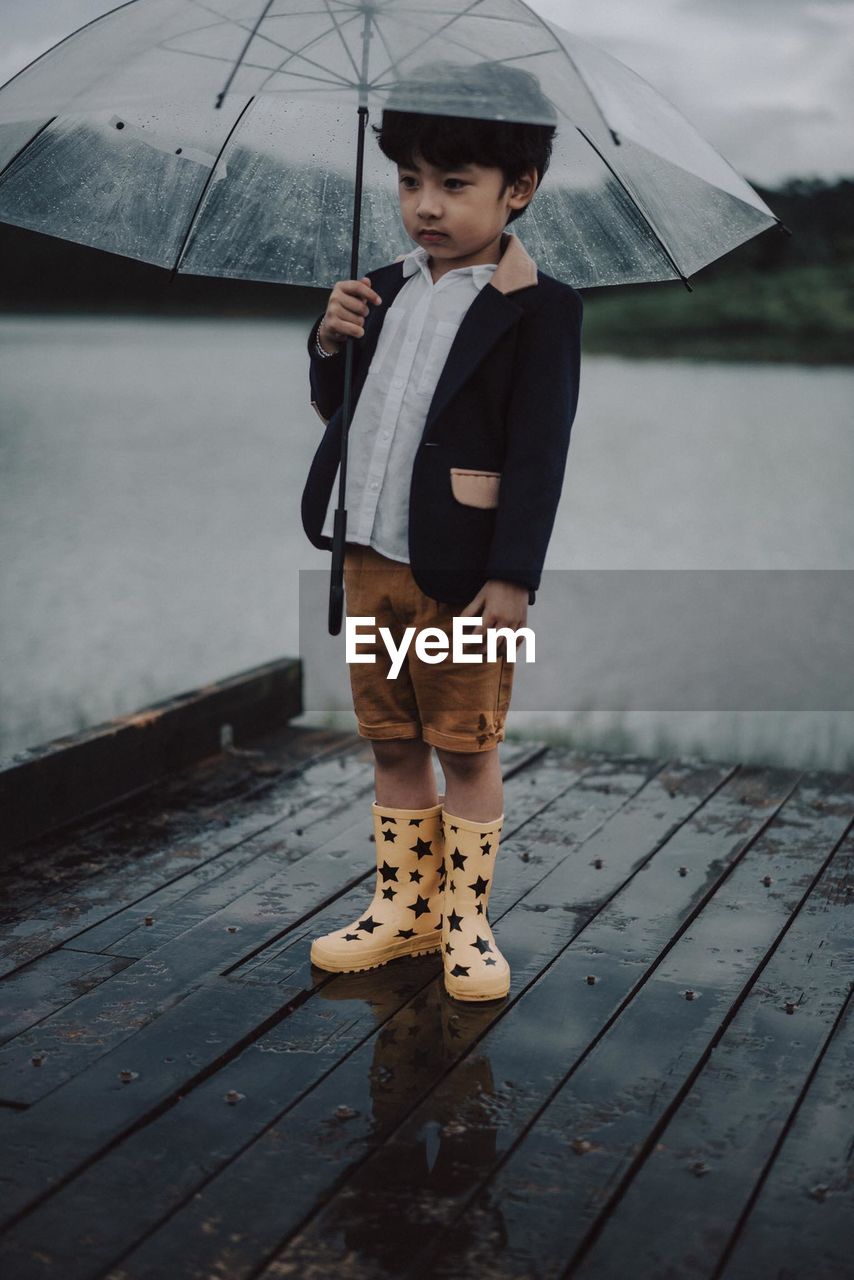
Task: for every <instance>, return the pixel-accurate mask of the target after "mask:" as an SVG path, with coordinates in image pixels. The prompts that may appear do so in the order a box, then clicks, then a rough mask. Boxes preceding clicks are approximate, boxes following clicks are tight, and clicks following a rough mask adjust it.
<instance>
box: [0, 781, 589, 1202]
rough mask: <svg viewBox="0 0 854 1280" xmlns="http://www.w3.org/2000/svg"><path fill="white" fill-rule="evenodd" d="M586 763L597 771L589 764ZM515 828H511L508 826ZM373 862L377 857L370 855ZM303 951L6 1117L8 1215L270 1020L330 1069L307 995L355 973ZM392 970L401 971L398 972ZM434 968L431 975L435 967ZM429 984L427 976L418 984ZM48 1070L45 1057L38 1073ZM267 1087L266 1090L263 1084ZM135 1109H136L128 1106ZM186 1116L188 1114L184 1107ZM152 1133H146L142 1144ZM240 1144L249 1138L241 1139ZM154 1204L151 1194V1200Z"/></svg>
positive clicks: (284, 1088)
mask: <svg viewBox="0 0 854 1280" xmlns="http://www.w3.org/2000/svg"><path fill="white" fill-rule="evenodd" d="M555 765H556V767H555V768H554V770H553V773H554V786H555V787H557V788H559V789H561V790H563V789H566V788H568V787H571V786H572V785H573V784H574V782H575V781H576V779H577V777H578V771H577V770H576V769H574V768H573V765H572V762H571V761H569V762H567V763H566V765H565V766H564V767H560V763H559V762H558V761H555ZM587 767H588V768H590V767H591V766H590V765H589V762H588V765H587ZM516 792H518V803H515V802H514V812H515V813H516V815H517V818H516V820H517V822H519V823H521V822H522V821H524V813H523V810H524V808H525V806H526V805H527V804H530V805H531V806H532V809H533V811H534V812H536V809H537V807H542V805H544V804H546V803H548V798H549V787H548V785H547V784H546V785H545V786H542V787H541V788H540V789H539V794H538V792H537V789H535V788H532V787H531V786H530V783H529V778H528V777H527V775H525V774H521V775H520V776H519V778H518V780H517V779H515V778H514V777H512V776H511V777H510V778H509V779H508V780H507V782H506V783H505V794H506V795H507V796H509V797H510V799H511V800H514V793H516ZM543 793H545V794H543ZM510 829H511V831H512V826H511V828H510ZM561 852H562V851H561V849H560V847H559V846H558V847H557V848H556V849H555V856H560V855H561ZM371 858H372V861H373V854H371ZM315 925H316V927H317V928H318V929H319V930H320V931H324V930H326V929H328V928H329V927H330V925H329V923H328V921H327V920H326V919H325V918H324V913H321V914H320V915H319V916H316V917H315ZM307 953H308V943H307V942H305V943H304V945H302V946H301V947H300V946H298V945H297V946H294V947H293V949H292V953H291V954H292V960H291V969H290V973H289V974H283V969H282V963H281V958H280V957H278V960H279V963H278V968H277V980H275V981H267V982H264V983H261V984H257V983H254V984H253V986H255V985H258V986H259V990H258V993H257V996H253V999H252V1000H251V1001H245V1002H244V1001H241V998H240V991H241V989H242V988H243V987H244V986H245V984H238V983H237V982H230V981H229V982H228V983H225V984H224V983H223V982H222V981H218V982H217V983H216V984H214V985H213V986H212V985H207V986H205V987H204V988H202V989H201V990H200V991H198V992H195V993H193V994H192V995H190V996H187V997H186V998H185V999H184V1000H183V1001H182V1002H181V1003H180V1004H179V1005H176V1006H175V1007H174V1008H173V1009H171V1010H167V1011H165V1012H164V1013H162V1014H161V1015H160V1017H159V1018H158V1019H157V1020H156V1021H154V1020H152V1022H150V1023H149V1024H148V1025H147V1026H146V1027H145V1028H144V1029H143V1030H140V1031H137V1032H136V1034H135V1035H133V1036H132V1037H128V1038H127V1039H126V1040H125V1041H123V1042H122V1043H121V1045H120V1046H117V1047H116V1048H114V1049H113V1050H112V1051H111V1052H109V1053H103V1054H100V1055H99V1056H98V1058H97V1059H96V1062H95V1063H93V1064H92V1065H91V1066H89V1068H88V1069H87V1070H86V1072H85V1073H79V1074H78V1075H77V1076H76V1077H74V1079H73V1080H71V1081H70V1082H69V1083H67V1084H66V1085H65V1086H64V1087H55V1088H53V1090H52V1092H51V1093H50V1095H49V1096H47V1097H45V1098H43V1099H42V1101H41V1102H40V1103H39V1105H38V1106H36V1107H34V1108H33V1109H32V1111H31V1112H30V1113H29V1114H28V1115H27V1116H21V1117H16V1118H15V1120H14V1122H9V1123H6V1124H5V1125H4V1124H3V1119H2V1117H1V1116H0V1130H2V1137H3V1141H4V1144H5V1145H6V1149H7V1151H8V1153H9V1156H10V1158H11V1157H12V1156H14V1159H15V1166H16V1176H15V1185H14V1188H12V1187H10V1188H7V1198H6V1201H5V1204H4V1206H3V1208H4V1210H5V1212H6V1214H9V1215H13V1214H14V1213H17V1212H19V1211H20V1210H22V1209H23V1208H25V1207H26V1206H27V1205H28V1204H30V1203H33V1202H35V1201H36V1200H37V1199H38V1198H39V1197H40V1196H41V1195H43V1194H44V1193H45V1191H46V1190H47V1189H48V1188H49V1186H50V1185H57V1184H58V1183H59V1182H61V1181H62V1180H64V1179H66V1178H67V1177H69V1176H70V1174H71V1172H72V1171H73V1170H74V1169H76V1168H78V1167H79V1166H80V1165H81V1164H84V1165H85V1164H86V1163H88V1161H89V1160H91V1159H92V1158H94V1156H95V1154H96V1152H97V1151H98V1150H99V1149H100V1148H103V1147H104V1146H108V1145H109V1144H110V1143H111V1142H112V1141H115V1140H116V1139H117V1138H118V1137H119V1136H120V1134H121V1132H122V1129H123V1127H127V1126H128V1125H129V1124H131V1123H132V1121H135V1122H140V1121H141V1120H142V1119H143V1118H144V1117H145V1115H146V1114H147V1111H148V1110H149V1109H151V1108H152V1107H156V1106H160V1105H165V1104H167V1103H168V1102H169V1100H170V1099H173V1100H174V1094H175V1093H176V1091H177V1090H178V1089H179V1088H181V1089H183V1090H186V1091H190V1090H191V1089H192V1083H193V1080H192V1075H197V1074H199V1073H200V1072H202V1071H204V1073H205V1074H209V1073H210V1072H211V1071H213V1070H214V1069H216V1067H217V1065H219V1066H221V1065H222V1062H221V1061H220V1059H223V1058H225V1059H227V1058H228V1057H229V1056H233V1055H229V1054H228V1053H227V1049H228V1048H229V1047H231V1046H236V1047H235V1048H234V1053H239V1052H240V1051H241V1050H242V1048H243V1044H244V1041H245V1040H247V1039H252V1036H251V1032H252V1030H253V1029H254V1030H255V1033H256V1035H260V1034H261V1033H262V1032H263V1031H264V1030H265V1026H264V1025H263V1024H264V1023H265V1022H266V1021H268V1020H270V1019H273V1020H276V1021H281V1019H282V1018H284V1017H285V1016H287V1015H288V1014H290V1013H292V1012H293V1011H294V1010H297V1011H298V1013H299V1023H300V1026H299V1027H298V1028H297V1029H296V1030H295V1031H292V1030H291V1029H290V1028H287V1029H285V1030H283V1031H281V1032H280V1033H279V1037H280V1038H281V1041H282V1043H287V1044H288V1050H287V1053H288V1057H287V1058H286V1061H287V1062H288V1063H289V1064H293V1062H294V1061H296V1060H297V1051H299V1053H300V1054H303V1055H305V1057H304V1058H303V1059H302V1062H303V1064H304V1065H303V1072H304V1073H305V1072H308V1073H309V1077H310V1073H311V1072H312V1071H314V1072H317V1073H319V1074H322V1073H323V1072H325V1071H326V1070H327V1069H328V1067H329V1063H328V1062H326V1061H322V1060H321V1061H320V1062H318V1061H317V1059H316V1055H317V1039H318V1037H317V1032H316V1030H315V1019H314V1018H312V1017H311V1015H309V1017H308V1019H306V1011H305V1009H304V1008H303V1007H302V1006H303V1005H304V1003H305V1001H306V999H307V998H308V997H310V996H311V995H313V994H315V993H318V992H320V990H321V989H322V988H323V986H324V984H326V985H328V984H329V983H330V982H333V983H337V984H338V985H339V986H340V985H343V984H344V983H345V982H346V977H347V976H351V975H346V976H345V977H343V978H342V977H336V976H335V975H322V974H321V973H320V971H319V970H312V969H311V967H310V965H309V964H308V960H307ZM413 963H414V962H413ZM392 968H398V969H399V968H400V966H395V967H392ZM414 972H415V974H416V975H417V974H418V973H419V972H423V971H419V970H418V969H417V968H416V969H415V970H414ZM431 972H432V973H433V974H434V975H435V966H434V967H433V968H432V970H431ZM288 977H292V980H291V982H290V984H289V985H288V987H287V988H284V986H283V982H284V980H285V979H286V978H288ZM423 980H424V979H423V977H422V978H421V982H422V984H423ZM283 1006H285V1007H284V1008H283ZM327 1007H328V1001H327ZM253 1019H254V1021H253ZM350 1021H352V1019H350ZM209 1025H210V1026H213V1027H215V1028H217V1033H216V1034H215V1035H213V1036H211V1035H210V1034H209ZM319 1025H320V1027H321V1032H322V1039H321V1042H323V1041H324V1040H325V1039H327V1038H328V1036H329V1034H330V1032H329V1028H328V1027H326V1026H325V1025H324V1022H323V1020H322V1018H321V1020H320V1023H319ZM306 1026H307V1028H308V1030H307V1033H306V1031H305V1030H303V1031H302V1032H301V1031H300V1028H301V1027H302V1028H304V1027H306ZM364 1034H365V1032H362V1035H364ZM271 1043H272V1046H273V1047H271ZM275 1043H276V1037H271V1038H268V1040H267V1041H266V1050H265V1052H266V1054H267V1056H265V1057H263V1058H262V1059H261V1062H262V1069H264V1068H266V1066H267V1064H269V1063H270V1062H271V1061H273V1062H275V1063H277V1064H278V1065H277V1066H276V1070H277V1073H278V1075H279V1082H278V1092H277V1107H278V1109H279V1110H281V1108H282V1106H283V1105H286V1104H287V1102H288V1094H289V1089H294V1090H296V1091H297V1092H299V1091H301V1090H302V1089H303V1088H304V1087H305V1086H306V1083H307V1080H308V1078H309V1077H306V1076H301V1077H299V1078H298V1079H296V1080H294V1079H292V1078H289V1077H288V1073H287V1072H285V1073H284V1075H282V1071H281V1059H279V1058H276V1057H275V1053H276V1052H277V1051H276V1050H275ZM164 1046H168V1056H169V1058H170V1059H174V1060H175V1061H176V1062H177V1063H178V1065H177V1066H174V1067H172V1066H171V1065H170V1067H169V1069H167V1070H163V1068H159V1069H158V1070H155V1071H148V1072H146V1070H145V1068H146V1067H150V1066H151V1064H152V1063H156V1061H157V1056H158V1054H159V1055H162V1054H163V1052H164ZM206 1046H207V1047H206ZM223 1046H225V1049H224V1047H223ZM205 1053H207V1054H208V1055H209V1058H208V1059H206V1060H205V1061H204V1063H203V1062H202V1060H201V1059H200V1055H204V1054H205ZM336 1053H337V1054H340V1055H343V1054H345V1053H346V1045H345V1044H344V1043H340V1042H339V1043H338V1045H337V1049H336ZM271 1055H272V1056H271ZM185 1063H191V1064H192V1067H193V1073H192V1075H188V1074H187V1073H186V1072H187V1069H186V1065H182V1064H185ZM143 1064H144V1065H143ZM48 1065H49V1064H48V1062H47V1061H46V1062H45V1064H44V1066H43V1067H42V1068H39V1071H40V1072H41V1071H42V1070H44V1069H45V1068H46V1067H47V1066H48ZM124 1066H126V1067H129V1069H132V1070H135V1071H138V1077H139V1078H140V1079H141V1080H142V1083H141V1084H138V1083H137V1082H136V1080H134V1082H133V1083H134V1089H133V1090H132V1091H127V1092H126V1091H124V1090H122V1089H118V1090H117V1089H116V1087H115V1082H116V1080H117V1079H118V1075H119V1072H120V1071H121V1070H122V1068H123V1067H124ZM138 1068H139V1069H138ZM181 1071H184V1073H185V1074H184V1076H183V1077H182V1076H181V1075H180V1073H181ZM176 1073H177V1074H176ZM267 1087H269V1086H268V1085H265V1088H267ZM152 1088H153V1089H154V1090H155V1093H154V1094H151V1092H150V1090H151V1089H152ZM157 1090H159V1092H156V1091H157ZM93 1097H98V1098H99V1105H98V1107H97V1111H96V1113H95V1114H93V1109H92V1107H91V1105H88V1106H87V1100H90V1099H91V1098H93ZM185 1101H186V1099H185ZM134 1106H135V1107H136V1111H133V1110H132V1109H133V1107H134ZM129 1108H130V1109H131V1110H130V1111H129ZM182 1114H186V1112H185V1110H184V1108H182ZM149 1129H150V1126H149ZM149 1129H147V1130H146V1131H145V1134H144V1135H143V1139H144V1138H145V1137H146V1135H147V1134H148V1132H149ZM242 1141H245V1136H244V1138H243V1139H242ZM218 1150H220V1147H219V1144H218ZM134 1165H135V1168H136V1171H137V1172H136V1174H135V1175H134V1176H135V1177H138V1176H139V1169H140V1167H141V1165H140V1159H139V1156H136V1155H135V1156H134ZM155 1199H156V1197H155V1196H154V1193H153V1191H152V1193H151V1195H150V1201H154V1200H155ZM4 1220H5V1214H4Z"/></svg>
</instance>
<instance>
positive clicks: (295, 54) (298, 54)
mask: <svg viewBox="0 0 854 1280" xmlns="http://www.w3.org/2000/svg"><path fill="white" fill-rule="evenodd" d="M272 2H273V0H270V3H271V4H272ZM193 3H194V4H195V5H196V7H197V8H199V9H204V11H205V12H206V13H211V14H213V15H214V16H215V17H219V18H222V19H223V21H224V22H225V23H227V24H229V25H231V26H235V27H237V28H238V29H239V30H241V31H246V30H248V28H247V27H246V26H244V24H243V23H241V22H235V20H234V19H233V18H228V17H226V16H225V15H223V14H221V13H220V12H219V10H218V9H213V8H212V7H211V6H210V5H207V4H203V3H202V2H201V0H193ZM315 12H316V13H317V14H322V13H324V12H327V10H322V9H318V10H316V11H315ZM275 16H276V15H274V17H275ZM329 16H330V17H331V16H332V15H331V14H329ZM357 16H358V15H357V14H354V15H353V17H351V18H348V19H347V21H348V22H352V21H353V19H354V18H355V17H357ZM333 21H334V19H333ZM331 31H332V29H331V27H330V28H327V29H326V30H325V31H320V32H319V33H318V34H317V35H316V36H312V37H311V39H310V40H307V41H306V43H305V44H304V45H300V47H299V48H298V49H291V48H290V47H289V46H288V45H286V44H281V43H280V42H279V41H278V40H274V39H273V37H272V36H268V35H266V34H265V33H264V32H263V31H258V30H257V25H256V31H255V32H254V33H253V34H256V35H257V36H258V38H259V39H260V40H266V41H267V43H268V44H271V45H273V47H274V48H276V49H280V50H281V51H282V52H283V53H287V54H288V55H289V57H292V58H299V59H300V61H302V62H306V63H308V65H309V66H311V67H317V69H318V70H319V71H329V68H328V67H325V66H324V65H323V63H322V62H317V61H316V60H315V59H314V58H307V57H305V55H304V53H303V50H304V49H310V48H311V46H312V45H313V44H317V42H318V40H323V39H324V38H325V37H326V36H328V35H330V34H331ZM185 34H186V33H185ZM251 39H252V37H251V36H250V39H249V41H247V45H246V48H248V45H249V43H250V42H251ZM246 48H244V53H245V51H246ZM181 52H190V51H188V50H181ZM197 56H199V57H205V56H207V57H213V56H215V55H212V54H207V55H204V54H199V55H197ZM287 61H288V59H287V58H285V60H284V62H280V63H279V66H278V67H277V68H275V71H274V72H273V73H271V74H276V73H277V72H280V71H281V70H282V68H283V67H284V66H285V64H286V63H287ZM242 65H243V66H255V67H258V69H259V70H262V71H269V67H262V66H260V64H258V63H250V62H243V63H242ZM299 74H300V72H295V71H289V72H288V75H299ZM303 74H304V73H303ZM331 74H332V75H333V76H334V75H335V74H336V73H335V72H334V71H333V72H332V73H331ZM305 78H307V79H310V78H311V77H305ZM314 78H315V79H318V80H319V79H320V77H319V76H315V77H314ZM322 83H324V84H341V85H344V86H347V87H349V86H350V84H351V81H349V80H347V79H346V77H344V76H339V77H338V78H337V80H324V81H322Z"/></svg>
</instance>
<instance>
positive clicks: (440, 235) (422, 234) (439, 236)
mask: <svg viewBox="0 0 854 1280" xmlns="http://www.w3.org/2000/svg"><path fill="white" fill-rule="evenodd" d="M418 238H419V240H444V239H445V238H446V233H445V232H444V231H419V232H418Z"/></svg>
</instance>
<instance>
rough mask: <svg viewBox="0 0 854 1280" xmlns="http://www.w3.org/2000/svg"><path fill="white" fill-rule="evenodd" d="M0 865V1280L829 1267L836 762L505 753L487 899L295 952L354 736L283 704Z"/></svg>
mask: <svg viewBox="0 0 854 1280" xmlns="http://www.w3.org/2000/svg"><path fill="white" fill-rule="evenodd" d="M252 747H253V749H255V753H252V752H246V753H243V752H239V751H238V752H230V753H226V754H225V755H220V756H216V757H212V758H211V759H209V760H207V761H205V762H203V763H202V764H200V765H196V766H194V767H192V768H187V769H185V770H184V771H183V772H180V773H177V774H175V775H174V776H172V777H170V778H169V779H168V780H166V781H164V782H161V783H158V784H156V785H155V786H154V787H153V788H151V789H149V790H148V791H147V792H146V793H145V794H144V795H142V796H139V797H137V798H136V799H132V800H130V801H127V802H125V803H124V804H122V805H121V806H118V807H115V808H113V809H112V810H110V811H109V812H106V813H101V815H100V816H99V817H94V818H90V819H88V820H86V821H83V822H78V823H77V824H76V825H75V826H73V827H67V828H65V830H64V831H63V832H61V833H59V834H54V835H52V836H51V835H46V836H42V837H40V838H39V839H35V840H31V841H30V842H29V843H28V844H26V845H21V846H18V847H17V848H15V849H13V850H12V851H11V852H10V853H9V854H7V855H6V858H5V861H4V864H3V868H2V874H3V880H4V891H5V892H4V897H5V902H6V911H5V913H4V914H5V917H6V918H5V922H4V924H3V926H2V956H3V974H4V977H3V980H2V992H3V999H2V1010H3V1012H2V1046H0V1098H2V1101H3V1104H4V1105H3V1110H2V1115H0V1124H2V1147H3V1151H4V1159H3V1164H4V1169H5V1174H4V1185H3V1196H2V1200H0V1209H2V1217H3V1223H4V1234H3V1236H2V1240H0V1264H2V1266H3V1270H4V1272H5V1274H6V1275H8V1276H10V1277H12V1276H14V1277H15V1280H22V1278H23V1277H36V1276H39V1277H41V1276H46V1275H48V1274H51V1275H55V1276H57V1275H61V1276H62V1277H63V1280H73V1278H74V1277H80V1278H83V1277H96V1276H98V1277H100V1276H108V1277H110V1280H131V1278H133V1280H141V1278H142V1277H150V1278H151V1280H154V1278H155V1277H156V1278H157V1280H162V1278H163V1277H169V1278H170V1280H173V1278H174V1280H177V1278H179V1277H180V1278H183V1277H199V1278H205V1280H207V1278H209V1277H228V1278H229V1280H233V1278H235V1277H250V1276H251V1277H256V1276H277V1277H284V1276H293V1277H322V1278H324V1280H325V1278H326V1277H338V1276H344V1277H347V1278H348V1280H349V1278H350V1277H380V1276H394V1277H403V1276H410V1275H411V1276H421V1275H424V1276H428V1275H429V1276H430V1277H437V1276H438V1277H445V1278H446V1280H457V1278H458V1277H459V1278H462V1277H468V1276H476V1277H519V1278H522V1277H525V1278H526V1280H527V1278H528V1277H558V1276H566V1275H571V1276H573V1277H574V1276H583V1277H585V1278H588V1277H589V1278H591V1280H592V1278H593V1277H614V1278H615V1280H616V1278H617V1277H619V1280H624V1278H625V1277H629V1276H631V1277H632V1280H643V1278H646V1277H649V1278H651V1277H687V1276H692V1277H695V1276H697V1277H699V1276H702V1277H709V1280H711V1278H712V1277H715V1278H717V1277H724V1280H736V1278H738V1280H742V1278H744V1280H746V1278H747V1277H751V1278H753V1277H756V1276H762V1277H770V1276H781V1277H782V1276H786V1277H787V1278H789V1280H792V1278H800V1277H803V1280H825V1278H826V1280H830V1278H831V1277H832V1278H834V1280H835V1278H836V1277H841V1276H843V1275H845V1274H850V1272H848V1271H847V1268H848V1267H849V1266H850V1257H851V1251H852V1245H854V1241H853V1240H852V1227H851V1223H852V1221H854V1190H852V1188H854V1182H852V1178H851V1159H852V1153H851V1112H852V1108H854V1103H853V1102H852V1097H854V1094H852V1090H851V1080H852V1071H854V1038H853V1037H852V1034H851V1032H852V1022H854V1018H852V1012H851V979H852V969H854V957H852V948H851V938H852V932H854V931H852V916H854V899H852V890H851V884H852V880H851V869H852V855H854V835H852V830H851V827H852V817H854V776H852V775H842V774H830V773H799V772H798V771H796V770H786V769H777V768H761V767H756V766H749V767H748V766H742V767H740V766H738V765H737V764H722V763H715V762H710V761H708V760H698V759H679V760H665V759H658V760H656V759H641V758H637V757H633V756H610V755H606V754H603V753H590V754H582V753H578V752H574V751H572V750H568V749H556V748H554V747H548V746H545V745H542V744H536V743H535V744H531V743H511V742H505V743H504V744H502V746H501V748H500V752H501V758H502V765H503V770H504V777H505V791H504V796H505V803H504V811H505V815H506V816H505V824H504V832H503V840H502V847H501V851H500V854H499V862H498V864H497V874H496V878H495V887H494V891H493V893H492V897H491V899H490V908H489V909H490V920H491V923H492V925H493V928H494V930H495V933H496V937H497V938H498V940H499V942H500V945H501V948H502V951H503V952H504V954H505V955H506V956H507V958H508V960H509V961H510V964H511V967H512V973H513V978H512V986H511V991H510V995H509V996H508V997H507V998H506V999H504V1000H500V1001H496V1002H492V1003H489V1004H484V1005H481V1006H470V1005H467V1004H462V1003H460V1002H457V1001H454V1000H452V999H450V998H449V997H448V996H446V995H445V993H444V991H443V987H442V980H441V959H440V957H439V955H430V956H423V957H419V958H410V959H406V960H400V961H396V962H394V963H393V964H391V965H387V966H386V967H385V968H382V969H378V970H374V971H371V972H369V973H367V974H352V975H340V976H335V975H332V974H328V973H324V972H322V971H320V970H317V969H312V967H311V965H310V964H309V944H310V941H311V938H312V937H313V936H314V935H315V934H317V933H322V932H327V931H328V930H330V929H333V928H337V927H339V926H340V925H342V924H344V923H346V922H347V921H348V920H350V919H351V918H352V917H353V914H354V911H357V910H359V909H360V907H361V905H362V904H363V902H364V899H365V894H366V893H367V894H368V895H370V892H371V890H372V886H373V846H372V844H371V822H370V801H371V800H372V799H373V794H374V793H373V771H372V767H371V759H372V757H371V752H370V747H369V745H368V744H367V743H366V742H365V741H364V740H362V739H360V738H358V737H355V736H352V735H349V734H334V733H330V732H327V731H324V730H316V729H306V728H294V727H290V728H288V727H284V728H281V729H279V730H276V731H274V732H270V733H267V734H266V735H265V736H264V737H262V738H258V739H256V740H255V741H254V742H253V743H252Z"/></svg>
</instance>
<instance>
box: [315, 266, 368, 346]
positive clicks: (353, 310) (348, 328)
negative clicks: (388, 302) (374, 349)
mask: <svg viewBox="0 0 854 1280" xmlns="http://www.w3.org/2000/svg"><path fill="white" fill-rule="evenodd" d="M369 302H372V303H373V304H374V305H375V306H376V305H377V304H379V303H380V302H382V298H381V297H380V295H379V294H378V293H375V292H374V290H373V289H372V288H371V278H370V276H362V278H361V280H339V281H338V283H337V284H336V285H335V287H334V289H333V290H332V292H331V293H330V295H329V301H328V303H327V304H326V312H325V314H324V317H323V319H322V320H321V322H320V324H319V326H318V329H317V336H318V339H319V341H320V345H321V346H322V347H323V349H324V351H329V352H330V354H331V353H332V352H333V351H339V350H340V349H341V344H342V343H343V342H344V341H345V339H347V338H350V337H353V338H363V337H364V336H365V330H364V326H363V324H362V317H364V316H366V315H367V314H368V303H369Z"/></svg>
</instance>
